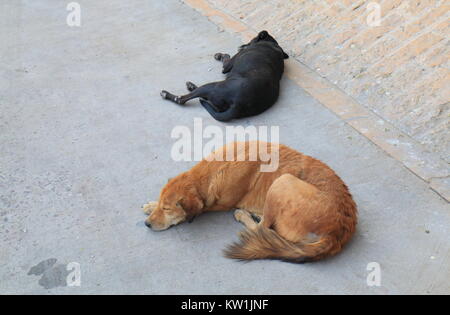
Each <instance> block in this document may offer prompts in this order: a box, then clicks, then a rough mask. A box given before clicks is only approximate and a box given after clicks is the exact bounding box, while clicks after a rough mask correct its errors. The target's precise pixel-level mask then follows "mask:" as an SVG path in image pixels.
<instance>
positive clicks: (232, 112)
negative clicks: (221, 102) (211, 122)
mask: <svg viewBox="0 0 450 315" xmlns="http://www.w3.org/2000/svg"><path fill="white" fill-rule="evenodd" d="M200 103H201V104H202V105H203V107H204V108H205V109H206V110H207V111H208V113H210V114H211V116H213V118H214V119H215V120H218V121H222V122H226V121H230V120H232V119H233V118H239V116H238V110H237V106H235V105H231V106H230V107H229V108H228V109H227V110H226V111H224V112H217V111H216V110H215V109H214V107H213V105H211V103H210V101H208V100H205V99H204V98H201V99H200Z"/></svg>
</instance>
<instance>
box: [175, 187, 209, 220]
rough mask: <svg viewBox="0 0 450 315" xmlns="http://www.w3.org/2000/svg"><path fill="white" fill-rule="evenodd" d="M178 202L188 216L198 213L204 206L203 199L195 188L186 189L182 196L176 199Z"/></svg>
mask: <svg viewBox="0 0 450 315" xmlns="http://www.w3.org/2000/svg"><path fill="white" fill-rule="evenodd" d="M178 204H179V205H180V207H181V208H183V210H184V211H185V212H186V214H187V216H188V218H191V217H193V216H196V215H197V214H200V213H201V212H202V210H203V207H204V203H203V200H202V199H201V198H200V196H199V194H198V192H197V190H196V189H195V188H192V189H190V190H189V191H187V192H186V193H185V195H184V196H183V198H182V199H180V200H179V201H178Z"/></svg>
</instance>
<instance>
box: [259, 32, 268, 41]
mask: <svg viewBox="0 0 450 315" xmlns="http://www.w3.org/2000/svg"><path fill="white" fill-rule="evenodd" d="M268 36H269V33H268V32H267V31H262V32H259V34H258V39H259V40H264V39H266V38H267V37H268Z"/></svg>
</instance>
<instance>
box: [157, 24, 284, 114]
mask: <svg viewBox="0 0 450 315" xmlns="http://www.w3.org/2000/svg"><path fill="white" fill-rule="evenodd" d="M214 58H215V59H216V60H218V61H222V62H223V71H222V72H223V73H226V74H227V78H226V80H225V81H221V82H214V83H209V84H205V85H203V86H200V87H197V86H196V85H195V84H193V83H192V82H187V83H186V86H187V89H188V90H189V91H190V92H191V93H189V94H187V95H183V96H176V95H173V94H171V93H169V92H167V91H162V92H161V96H162V97H163V98H164V99H167V100H170V101H173V102H175V103H177V104H180V105H184V104H185V103H186V102H187V101H189V100H191V99H194V98H198V97H199V98H200V102H201V104H202V105H203V107H204V108H205V109H206V110H207V111H208V112H209V113H210V114H211V115H212V116H213V117H214V118H215V119H216V120H219V121H229V120H231V119H234V118H243V117H249V116H255V115H258V114H260V113H262V112H264V111H265V110H267V109H268V108H270V107H271V106H272V105H273V104H275V102H276V101H277V99H278V94H279V90H280V80H281V77H282V75H283V72H284V59H287V58H289V56H288V55H287V54H286V53H285V52H284V51H283V49H281V47H280V46H279V45H278V43H277V41H276V40H275V39H274V38H273V37H272V36H270V35H269V33H268V32H267V31H262V32H260V33H259V34H258V36H257V37H255V38H254V39H252V40H251V41H250V43H248V44H246V45H243V46H241V47H240V48H239V52H238V53H237V54H236V55H235V56H234V57H233V58H231V57H230V55H228V54H221V53H217V54H215V55H214Z"/></svg>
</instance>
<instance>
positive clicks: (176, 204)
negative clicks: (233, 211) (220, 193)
mask: <svg viewBox="0 0 450 315" xmlns="http://www.w3.org/2000/svg"><path fill="white" fill-rule="evenodd" d="M203 206H204V204H203V201H202V199H201V197H200V195H199V194H198V191H197V188H196V187H195V185H194V183H193V182H192V181H190V180H189V176H188V175H187V174H186V173H184V174H181V175H179V176H178V177H176V178H174V179H171V180H169V182H168V183H167V185H166V186H165V187H164V188H163V190H162V191H161V195H160V198H159V202H158V206H157V207H156V209H155V210H153V212H152V213H151V214H150V216H149V217H148V218H147V220H146V221H145V224H146V225H147V226H148V227H149V228H151V229H152V230H154V231H163V230H167V229H168V228H170V227H171V226H174V225H177V224H179V223H182V222H184V221H191V222H192V220H193V219H194V217H195V216H196V215H198V214H200V213H201V211H202V209H203Z"/></svg>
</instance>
